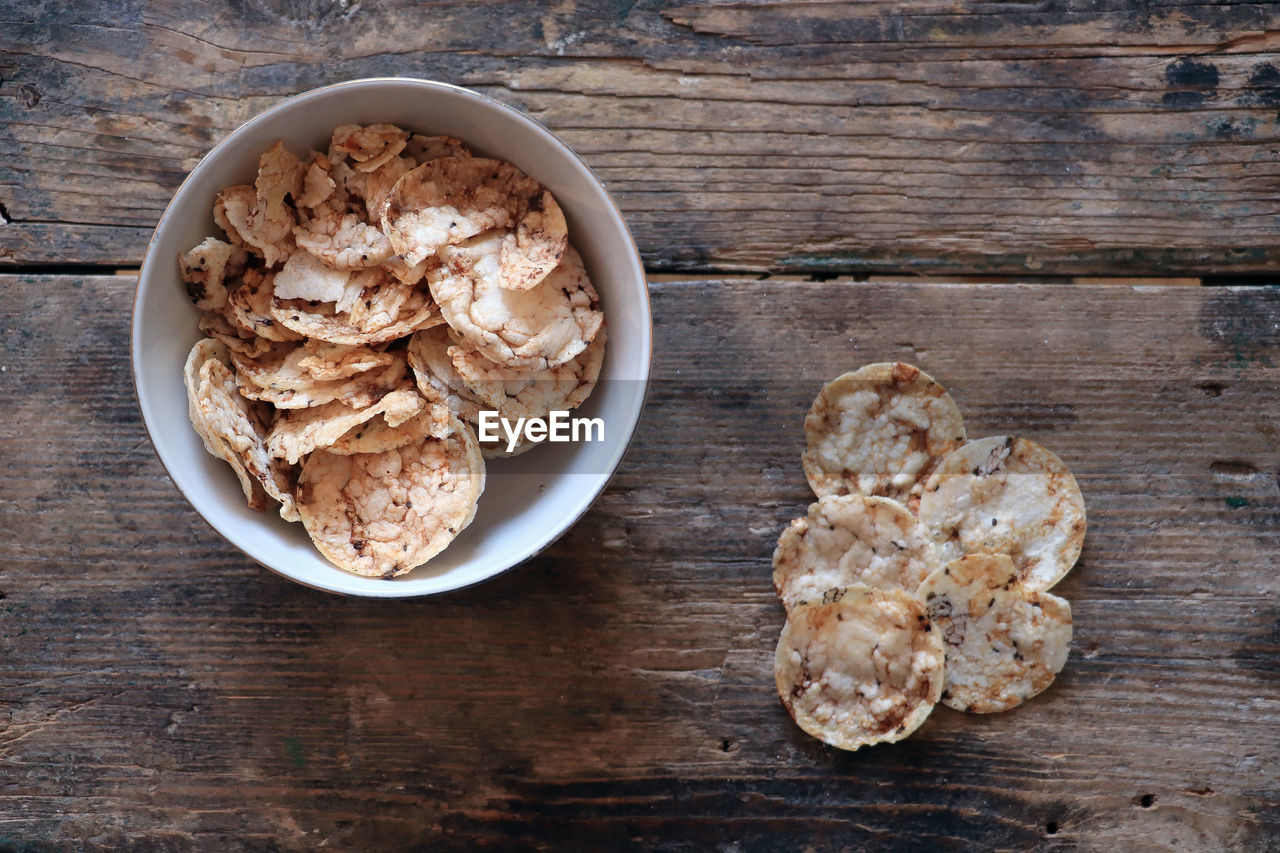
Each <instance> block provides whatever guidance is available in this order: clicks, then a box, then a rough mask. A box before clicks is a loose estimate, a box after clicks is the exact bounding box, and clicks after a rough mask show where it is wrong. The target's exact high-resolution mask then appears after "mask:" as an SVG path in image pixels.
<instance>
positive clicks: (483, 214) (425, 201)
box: [380, 157, 542, 264]
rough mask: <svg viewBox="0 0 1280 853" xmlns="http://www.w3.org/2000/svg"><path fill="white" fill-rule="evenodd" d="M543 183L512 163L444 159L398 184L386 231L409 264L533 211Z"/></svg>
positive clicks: (385, 212) (386, 208)
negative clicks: (533, 203)
mask: <svg viewBox="0 0 1280 853" xmlns="http://www.w3.org/2000/svg"><path fill="white" fill-rule="evenodd" d="M541 193H542V185H541V184H539V183H538V182H537V181H535V180H534V179H533V178H530V177H529V176H527V175H525V174H524V173H523V172H521V171H520V170H519V169H517V168H516V167H515V166H513V165H511V164H510V163H505V162H503V161H501V160H490V159H488V158H485V157H439V158H436V159H434V160H430V161H428V162H426V163H424V164H422V165H421V166H418V167H417V168H415V169H412V170H410V171H409V172H407V173H406V174H405V175H403V176H401V178H400V179H399V180H398V181H396V183H395V185H394V186H393V187H392V189H391V192H390V193H389V194H388V195H387V198H386V201H385V203H384V204H383V206H382V210H381V211H380V213H381V220H382V231H383V233H384V234H386V235H387V239H388V240H390V241H391V246H392V248H393V249H395V252H396V254H398V255H400V256H401V257H403V258H404V259H405V261H406V262H408V263H409V264H416V263H418V262H419V261H421V260H422V259H423V258H429V257H431V256H432V255H434V254H436V253H437V252H439V251H440V250H441V249H442V248H444V247H445V246H450V245H453V244H455V243H460V242H462V241H463V240H466V239H468V238H471V237H474V236H476V235H477V234H480V233H483V232H485V231H488V230H489V229H491V228H509V227H512V226H514V225H516V224H517V223H519V222H520V220H521V219H523V218H524V215H525V214H526V213H527V212H528V209H529V203H530V201H531V200H532V199H534V198H537V197H538V196H539V195H540V194H541Z"/></svg>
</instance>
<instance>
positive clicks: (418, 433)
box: [325, 403, 453, 456]
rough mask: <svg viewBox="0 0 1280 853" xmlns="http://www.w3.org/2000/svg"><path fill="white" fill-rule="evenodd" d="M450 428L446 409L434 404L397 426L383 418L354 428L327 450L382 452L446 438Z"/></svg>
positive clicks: (350, 453) (336, 451) (349, 452)
mask: <svg viewBox="0 0 1280 853" xmlns="http://www.w3.org/2000/svg"><path fill="white" fill-rule="evenodd" d="M452 428H453V426H452V422H451V420H450V416H449V409H448V408H447V407H446V406H442V405H439V404H436V403H433V404H430V405H428V406H426V407H424V409H423V411H422V413H421V414H418V415H416V416H413V417H411V418H409V419H408V420H406V421H403V422H402V423H398V424H394V425H392V424H390V423H388V422H387V418H386V417H381V418H373V419H372V420H369V421H366V422H365V423H363V424H360V425H359V426H354V427H352V428H351V429H349V430H347V431H346V432H345V433H343V434H342V437H341V438H339V439H338V440H337V441H335V442H334V443H333V444H331V445H329V446H328V447H327V448H325V449H326V450H328V451H329V452H330V453H339V454H342V455H343V456H351V455H352V454H355V453H382V452H383V451H385V450H395V449H396V448H398V447H404V446H405V445H407V444H418V443H419V442H422V441H425V440H426V439H427V438H429V437H430V438H447V437H448V435H449V431H450V430H451V429H452Z"/></svg>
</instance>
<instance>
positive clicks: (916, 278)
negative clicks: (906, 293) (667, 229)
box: [645, 272, 1204, 287]
mask: <svg viewBox="0 0 1280 853" xmlns="http://www.w3.org/2000/svg"><path fill="white" fill-rule="evenodd" d="M645 277H646V278H648V280H649V281H650V282H653V283H662V284H667V283H680V282H688V283H694V282H703V281H708V280H711V279H714V280H716V281H766V280H767V281H794V282H838V283H849V284H868V283H869V284H893V283H898V282H910V283H912V284H1046V285H1049V284H1104V285H1119V286H1127V287H1137V286H1141V287H1199V286H1201V285H1202V284H1203V283H1204V281H1203V279H1201V278H1199V277H1161V276H1070V275H1039V276H1011V275H1003V276H1002V275H916V274H913V273H911V272H900V273H877V274H875V275H848V274H846V275H836V274H829V273H817V274H808V275H806V274H803V273H785V274H771V273H726V272H708V273H706V274H705V275H696V274H691V273H653V272H650V273H646V274H645Z"/></svg>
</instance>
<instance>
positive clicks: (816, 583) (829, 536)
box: [773, 495, 939, 610]
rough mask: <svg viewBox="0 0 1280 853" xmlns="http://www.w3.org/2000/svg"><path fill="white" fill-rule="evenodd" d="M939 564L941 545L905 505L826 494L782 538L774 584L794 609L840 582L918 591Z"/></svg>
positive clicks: (818, 599)
mask: <svg viewBox="0 0 1280 853" xmlns="http://www.w3.org/2000/svg"><path fill="white" fill-rule="evenodd" d="M938 566H939V563H938V553H937V549H936V548H935V547H934V544H933V542H932V541H931V540H930V539H929V537H928V535H927V534H926V533H925V531H924V528H923V527H922V526H921V524H920V522H919V521H917V520H916V517H915V516H913V515H912V514H911V513H910V512H908V511H907V508H906V507H904V506H903V505H902V504H900V503H898V502H897V501H895V500H890V499H889V498H869V497H865V496H863V495H828V496H827V497H824V498H820V499H819V500H818V501H817V502H816V503H813V504H810V506H809V513H808V515H807V516H805V517H804V518H797V519H795V520H794V521H792V522H791V525H790V526H789V527H788V528H787V529H786V530H784V531H783V532H782V535H781V536H780V537H779V538H778V547H777V548H776V549H775V550H774V552H773V586H774V589H775V590H776V591H777V593H778V597H779V598H780V599H782V604H783V606H785V607H786V608H787V610H791V609H792V608H794V607H797V606H800V605H804V604H817V603H819V602H821V601H822V600H823V595H824V594H825V593H827V592H828V591H829V590H831V589H833V588H836V587H846V586H850V585H852V584H858V583H861V584H866V585H867V586H871V587H875V588H877V589H901V590H903V591H905V592H912V593H913V592H915V591H916V588H917V587H918V586H920V583H921V581H923V580H924V579H925V578H926V577H928V576H929V575H930V574H931V573H932V572H933V571H934V570H935V569H937V568H938Z"/></svg>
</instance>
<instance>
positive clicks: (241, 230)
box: [178, 124, 605, 578]
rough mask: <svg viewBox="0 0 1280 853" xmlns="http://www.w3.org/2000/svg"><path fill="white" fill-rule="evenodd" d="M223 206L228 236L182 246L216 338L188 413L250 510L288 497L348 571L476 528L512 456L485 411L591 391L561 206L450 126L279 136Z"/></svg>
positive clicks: (593, 362) (574, 257)
mask: <svg viewBox="0 0 1280 853" xmlns="http://www.w3.org/2000/svg"><path fill="white" fill-rule="evenodd" d="M213 218H214V221H215V222H216V223H217V224H218V226H219V227H220V228H221V229H222V231H223V234H224V237H225V239H220V238H218V237H209V238H208V239H206V240H204V241H203V242H202V243H200V244H199V245H198V246H196V247H194V248H193V249H191V250H190V251H189V252H186V253H185V254H182V255H180V256H179V259H178V261H179V266H180V269H181V274H182V279H183V281H184V282H185V284H186V287H187V291H188V293H189V294H190V296H191V300H192V301H193V302H194V303H195V305H196V307H197V308H198V309H200V311H202V312H203V315H202V316H201V318H200V322H199V327H200V331H201V332H203V334H204V335H205V337H204V338H203V339H202V340H200V341H199V342H198V343H197V344H196V345H195V346H194V347H193V348H192V349H191V354H190V356H189V357H188V359H187V364H186V369H185V381H186V388H187V395H188V400H189V404H190V415H191V422H192V424H193V425H194V426H195V429H196V432H198V433H199V435H200V437H201V438H202V439H203V440H204V444H205V448H206V449H207V450H208V451H209V453H211V454H213V455H214V456H215V457H218V458H221V459H223V460H225V461H226V462H227V463H228V464H230V466H231V467H232V469H234V471H235V473H236V475H237V476H238V477H239V480H240V485H241V487H242V488H243V490H244V495H245V498H246V499H247V500H248V503H249V506H251V507H253V508H254V509H257V510H264V509H266V507H267V506H268V505H269V502H270V501H272V500H274V501H276V502H278V503H279V511H280V515H281V516H282V517H283V518H284V519H286V520H287V521H301V522H302V524H303V526H304V527H305V528H306V530H307V533H308V534H309V535H310V536H311V539H312V541H313V542H314V543H315V545H316V547H317V548H318V549H319V551H320V552H321V553H322V554H323V555H324V556H325V557H326V558H327V559H328V560H329V561H330V562H332V563H333V564H334V565H335V566H337V567H338V568H340V569H344V570H346V571H349V572H353V573H355V574H359V575H365V576H371V577H381V578H391V577H395V576H398V575H402V574H404V573H406V572H408V571H410V570H412V569H413V568H415V567H417V566H421V565H422V564H423V563H426V562H427V561H428V560H430V559H431V558H432V557H434V556H435V555H436V554H438V553H440V552H441V551H442V550H443V549H444V548H445V547H446V546H447V545H448V544H449V543H450V542H451V541H453V539H454V537H456V536H457V535H458V534H459V533H460V532H461V531H462V530H463V529H464V528H465V527H466V526H467V525H468V524H470V523H471V520H472V518H473V517H474V516H475V511H476V503H477V501H478V500H479V498H480V494H481V492H482V491H483V490H484V483H485V457H487V456H497V455H507V449H506V447H505V445H498V446H492V447H485V446H481V444H480V443H479V442H478V441H477V437H476V434H475V432H474V430H473V426H472V425H473V424H474V423H476V422H477V421H478V419H479V416H480V413H481V412H482V411H493V412H497V414H498V415H499V416H500V417H502V418H507V419H510V420H511V421H515V420H516V419H517V418H520V417H525V418H531V417H539V418H545V417H546V416H547V415H548V413H549V412H551V411H553V410H568V409H572V408H574V407H576V406H578V405H579V404H581V403H582V402H583V401H584V400H585V399H586V398H587V396H588V395H589V394H590V393H591V391H592V389H593V388H594V387H595V383H596V379H597V377H598V376H599V373H600V366H601V361H602V359H603V357H604V346H605V331H604V315H603V314H602V313H601V311H600V307H599V299H598V297H597V295H596V291H595V288H594V287H592V284H591V281H590V280H589V278H588V277H587V272H586V270H585V269H584V267H583V264H582V259H581V257H579V255H578V253H577V252H576V251H575V250H574V248H573V246H572V245H570V243H569V238H568V229H567V226H566V223H565V218H564V214H563V213H562V212H561V210H560V207H559V205H558V204H557V203H556V200H555V199H554V198H553V197H552V195H551V193H550V192H548V191H547V190H546V188H545V187H543V186H542V185H541V184H539V183H538V182H537V181H535V180H533V179H532V178H530V177H528V176H526V175H525V174H523V173H522V172H520V170H518V169H517V168H516V167H515V166H513V165H511V164H510V163H506V162H503V161H499V160H493V159H488V158H484V157H477V156H473V155H472V154H471V152H469V151H468V150H467V149H466V148H465V147H464V146H463V144H462V143H461V142H459V141H458V140H456V139H453V138H450V137H445V136H422V135H419V134H416V133H410V132H408V131H405V130H402V129H401V128H398V127H395V126H392V125H388V124H375V125H369V126H367V127H361V126H358V125H344V126H342V127H339V128H337V130H335V131H334V133H333V137H332V139H331V141H330V143H329V148H328V151H327V152H325V153H321V152H318V151H311V152H309V153H308V154H307V155H306V157H305V158H303V159H299V158H298V157H297V156H295V155H294V154H292V153H291V152H290V151H288V150H287V149H286V148H285V146H284V144H283V143H282V142H277V143H276V144H275V145H274V146H273V147H272V148H271V149H270V150H269V151H267V152H266V153H265V154H263V155H262V157H261V159H260V160H259V164H258V173H257V178H256V180H255V181H254V183H253V184H252V185H248V184H246V185H242V186H233V187H227V188H226V189H224V190H223V191H222V192H220V193H219V194H218V197H217V201H216V202H215V204H214V207H213ZM532 446H533V444H532V443H525V444H523V445H521V446H519V447H516V448H515V449H514V451H512V452H511V454H510V455H514V454H516V453H520V452H522V451H524V450H527V449H529V448H530V447H532Z"/></svg>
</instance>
